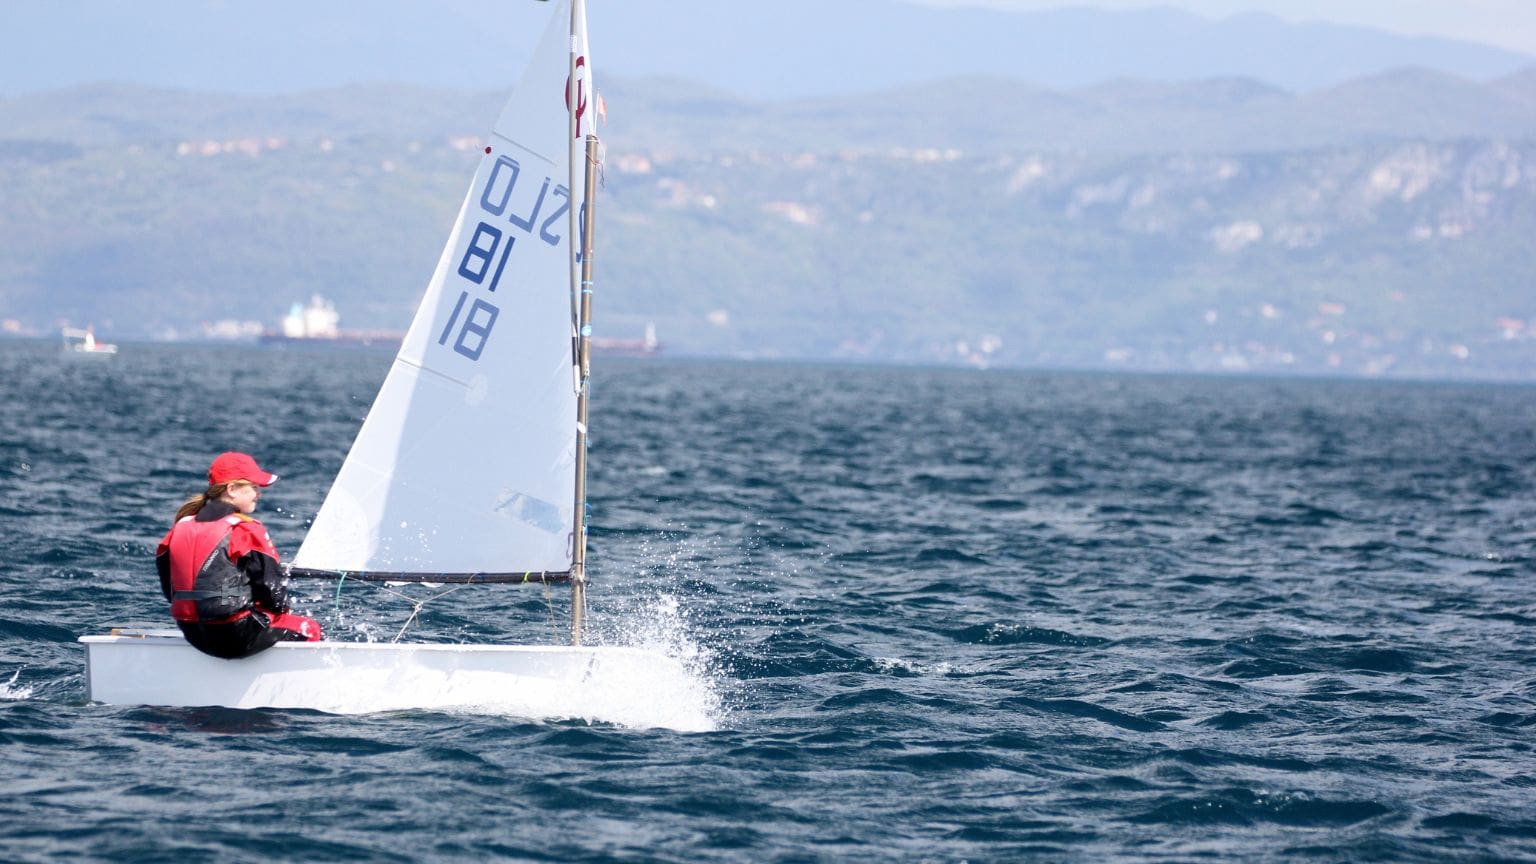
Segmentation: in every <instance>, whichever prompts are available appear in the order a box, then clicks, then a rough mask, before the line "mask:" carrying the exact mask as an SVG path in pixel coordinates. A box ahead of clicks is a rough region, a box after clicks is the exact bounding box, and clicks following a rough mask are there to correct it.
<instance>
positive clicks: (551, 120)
mask: <svg viewBox="0 0 1536 864" xmlns="http://www.w3.org/2000/svg"><path fill="white" fill-rule="evenodd" d="M550 5H551V6H553V7H555V8H554V10H553V12H552V14H553V19H552V21H551V22H550V25H549V28H548V30H547V31H546V32H545V34H544V37H543V39H542V41H541V42H540V43H539V47H538V48H537V50H536V52H535V54H534V57H533V60H532V62H531V64H530V65H529V68H528V70H527V71H526V72H525V73H524V75H523V78H522V81H521V82H520V83H519V84H518V85H517V87H516V89H515V90H514V91H513V94H512V96H511V98H510V100H509V101H508V102H507V105H506V107H505V108H504V109H503V110H502V113H501V117H500V119H499V120H498V121H497V122H496V125H495V127H494V130H493V132H492V134H491V136H490V140H489V144H488V146H487V147H486V148H485V153H484V155H483V156H482V157H481V160H480V166H479V169H478V170H477V171H476V174H475V179H474V182H473V183H472V184H471V185H470V187H469V192H468V194H467V195H466V196H465V199H464V203H463V205H462V206H461V207H460V209H459V216H458V220H457V221H456V222H455V223H454V227H453V231H452V233H451V234H450V235H449V237H448V243H447V245H446V246H445V247H444V249H443V255H442V258H441V259H440V260H439V262H438V265H437V270H436V272H435V273H433V275H432V281H431V282H430V284H429V285H428V286H427V290H426V295H425V296H424V297H423V298H422V301H421V305H420V307H419V308H418V309H417V312H416V317H415V319H414V320H413V321H412V323H411V327H410V330H409V332H408V333H407V334H406V337H405V341H404V343H403V344H402V345H401V348H400V352H399V354H398V355H397V356H396V357H395V361H394V365H393V366H392V367H391V368H390V371H389V375H388V377H387V378H386V379H385V381H384V384H383V386H382V387H381V388H380V390H379V394H378V397H377V399H376V400H375V401H374V403H373V407H372V408H371V410H370V411H369V412H368V417H367V419H366V420H364V422H363V425H362V428H361V430H360V431H359V432H358V435H357V439H356V440H355V441H354V442H353V444H352V449H351V451H350V452H349V453H348V454H347V458H346V462H345V463H344V464H343V465H342V468H341V471H340V473H339V474H338V475H337V477H336V481H335V483H334V485H333V486H332V487H331V490H330V492H329V494H327V496H326V498H325V502H324V504H322V506H321V508H320V511H319V513H318V514H316V516H315V520H314V523H313V525H312V526H311V528H310V530H309V533H308V535H307V536H306V537H305V539H304V544H303V546H302V547H301V548H300V549H299V552H298V554H297V555H296V556H295V558H294V562H293V563H294V566H295V567H296V568H305V569H311V570H334V571H346V572H360V571H365V572H387V573H423V574H456V573H525V572H528V573H541V572H548V573H564V572H568V571H569V569H570V567H571V561H572V554H573V551H572V549H573V542H574V539H573V530H574V528H573V525H574V517H575V504H574V497H573V490H574V486H575V470H576V460H575V448H576V394H575V393H574V392H573V387H572V380H573V372H572V364H573V359H574V358H573V352H572V337H573V335H574V329H575V324H574V323H573V321H572V315H571V309H572V303H571V293H570V292H571V290H572V285H573V277H572V269H571V268H572V267H573V259H574V255H573V252H572V250H573V248H576V249H579V248H580V247H579V245H577V246H574V247H573V246H572V244H573V242H575V241H577V240H579V238H573V237H572V236H571V234H572V226H573V225H574V224H576V223H575V222H574V221H573V220H572V219H571V213H572V212H573V209H579V208H580V207H581V205H582V197H583V191H582V190H581V189H580V188H579V186H578V188H577V189H576V190H575V191H574V192H573V191H572V189H571V181H570V179H569V178H570V176H571V165H572V161H571V160H572V159H580V158H582V157H581V153H582V152H583V151H582V150H581V149H580V145H581V142H582V139H583V137H584V136H585V135H586V134H587V133H588V132H591V131H592V128H591V127H592V124H593V122H594V115H595V113H596V112H595V110H594V109H595V107H596V105H595V103H596V99H595V97H594V96H593V95H592V94H594V93H595V91H594V89H593V85H592V78H591V62H590V58H589V57H588V53H587V36H586V21H585V16H584V14H583V13H582V12H581V10H580V9H579V8H578V10H577V14H576V16H575V19H574V22H573V18H572V14H571V0H561V2H558V3H552V4H550ZM573 51H574V53H575V59H574V61H573V58H572V52H573ZM573 62H574V65H575V68H576V70H577V75H576V80H575V82H574V83H573V84H572V86H571V87H570V89H571V91H572V92H573V93H574V99H573V100H571V101H574V103H575V104H574V109H575V110H574V113H575V114H576V118H577V119H576V125H575V127H574V131H575V134H574V135H572V134H571V132H572V128H573V127H572V126H571V125H570V124H571V120H570V114H571V113H572V112H571V111H570V110H568V109H567V101H568V100H567V98H566V93H567V78H568V76H569V70H570V69H571V67H572V64H573Z"/></svg>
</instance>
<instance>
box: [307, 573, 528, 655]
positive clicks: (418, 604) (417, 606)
mask: <svg viewBox="0 0 1536 864" xmlns="http://www.w3.org/2000/svg"><path fill="white" fill-rule="evenodd" d="M346 581H347V577H346V574H342V576H341V578H340V579H337V580H336V625H337V626H338V627H339V626H341V586H342V585H343V584H345V583H346ZM353 581H358V580H353ZM363 584H365V585H368V586H369V587H371V588H373V589H374V590H375V591H383V592H384V593H385V594H390V595H393V596H395V597H398V598H400V599H401V600H404V601H405V602H407V603H409V604H411V614H410V617H408V618H406V619H405V624H403V625H401V627H400V632H399V633H396V634H395V638H393V639H391V640H390V641H391V642H399V641H400V637H402V636H404V635H405V631H406V630H408V629H410V626H411V622H413V621H415V620H416V618H417V616H419V615H420V614H421V610H422V608H423V607H425V606H426V605H427V604H428V603H431V602H433V601H434V600H439V599H441V598H443V597H447V596H448V595H449V594H452V593H453V592H455V591H458V590H460V589H462V588H464V587H465V585H463V584H461V585H454V586H453V587H451V588H447V589H445V590H442V591H439V592H437V593H436V594H433V595H432V596H430V597H425V598H423V599H421V600H417V599H415V598H414V597H412V596H411V595H409V594H406V593H405V592H403V591H396V590H395V589H393V588H391V587H389V586H388V585H384V584H381V583H378V582H366V581H365V582H364V583H363ZM466 584H467V583H466ZM544 590H545V591H546V592H548V591H549V583H545V584H544Z"/></svg>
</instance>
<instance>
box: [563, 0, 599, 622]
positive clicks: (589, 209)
mask: <svg viewBox="0 0 1536 864" xmlns="http://www.w3.org/2000/svg"><path fill="white" fill-rule="evenodd" d="M585 5H586V4H585V2H584V0H573V2H572V3H571V61H570V77H569V78H568V79H566V80H567V81H568V82H569V83H568V84H567V85H566V86H567V88H568V89H567V93H566V95H567V97H568V98H567V100H566V101H567V105H568V107H569V111H568V113H569V117H570V122H569V125H568V127H567V128H568V133H569V137H568V138H567V139H566V144H567V146H568V147H569V148H570V154H571V158H570V159H569V163H570V165H569V168H570V177H569V183H570V185H569V186H568V187H567V188H568V189H570V190H571V191H572V197H573V198H574V197H575V195H574V193H575V190H576V189H577V188H580V189H581V190H582V196H581V200H582V206H581V207H580V208H577V207H572V208H570V235H569V236H571V237H573V238H580V247H581V254H580V257H579V258H578V257H577V253H576V248H577V243H574V242H573V243H571V244H570V247H571V256H572V259H571V283H572V284H571V313H572V315H571V317H572V324H573V325H574V329H575V341H574V343H573V345H572V350H573V352H574V354H575V356H574V358H573V359H574V360H575V376H576V489H575V494H576V507H575V520H574V522H573V525H572V533H573V535H574V536H573V537H572V540H571V644H572V645H580V644H581V636H582V627H583V623H584V621H585V618H586V612H587V396H588V393H589V387H588V382H589V380H590V379H591V375H592V359H591V349H592V245H593V244H592V232H593V228H594V225H595V220H594V218H593V215H594V211H595V210H596V208H595V207H594V204H595V202H594V200H593V199H594V192H595V187H596V185H597V136H596V135H593V134H588V135H587V136H586V142H585V143H586V146H585V148H584V150H583V151H581V152H582V155H583V156H584V157H585V158H584V159H583V160H582V161H583V162H584V163H585V165H586V168H585V171H584V172H583V174H582V186H580V187H578V186H577V185H576V180H577V174H576V158H575V157H576V154H577V152H578V151H577V148H576V141H577V139H578V137H579V136H580V134H581V114H582V113H583V109H584V108H585V107H586V106H585V105H584V104H583V97H584V96H586V97H587V98H590V99H592V100H593V101H594V103H595V101H596V93H595V92H592V93H590V94H584V93H583V92H582V88H581V83H580V82H579V81H578V80H577V78H576V74H577V64H578V61H580V62H581V63H585V64H587V73H588V74H589V75H590V73H591V65H590V62H591V61H589V60H587V59H586V58H582V57H578V54H579V53H580V52H581V50H582V48H583V45H584V43H585V42H586V39H585V35H586V33H585V30H586V14H585V11H586V10H585ZM590 80H591V79H590V78H588V81H589V82H590ZM587 89H588V90H590V89H591V88H587ZM578 210H579V211H580V212H579V213H578ZM578 218H579V219H580V220H581V223H580V226H579V230H578V225H577V220H578ZM578 261H579V266H578Z"/></svg>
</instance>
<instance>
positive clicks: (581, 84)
mask: <svg viewBox="0 0 1536 864" xmlns="http://www.w3.org/2000/svg"><path fill="white" fill-rule="evenodd" d="M586 83H587V58H586V57H584V56H583V57H577V58H576V85H575V87H574V88H573V87H572V86H571V76H569V75H567V76H565V110H566V112H567V113H571V112H572V111H573V110H574V113H575V115H576V136H575V137H577V138H580V137H581V121H582V119H583V118H585V117H586V116H587V90H586ZM573 89H574V90H575V92H576V107H575V109H572V108H571V91H572V90H573Z"/></svg>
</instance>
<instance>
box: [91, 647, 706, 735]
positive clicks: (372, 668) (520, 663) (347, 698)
mask: <svg viewBox="0 0 1536 864" xmlns="http://www.w3.org/2000/svg"><path fill="white" fill-rule="evenodd" d="M80 641H81V642H83V643H85V649H86V686H87V689H88V691H89V696H90V699H91V701H93V702H102V703H107V704H111V705H164V706H176V707H197V706H223V707H228V708H307V709H311V710H314V711H324V712H327V713H332V714H363V713H371V712H376V711H402V710H455V711H466V712H474V713H494V714H506V715H511V716H518V717H527V718H531V719H584V720H589V721H597V722H611V723H617V724H620V725H625V726H639V727H665V728H674V729H680V730H683V731H704V730H708V729H712V728H714V723H713V720H712V719H711V717H710V710H711V709H712V707H713V705H712V701H713V697H712V694H711V692H710V690H709V688H708V686H707V685H706V684H705V683H704V682H701V681H699V680H697V679H696V678H695V677H694V676H692V675H691V674H690V673H689V672H688V671H687V670H686V669H685V668H684V667H683V665H682V664H681V663H679V662H677V661H676V660H674V659H672V658H670V657H667V656H666V655H664V654H660V653H657V652H652V651H646V650H642V649H637V648H619V647H560V646H523V645H439V644H421V643H415V644H401V643H367V642H281V643H278V644H277V645H275V646H273V647H272V648H269V649H267V650H266V651H263V652H261V653H260V654H257V655H255V656H254V657H247V658H244V659H241V660H220V659H218V658H215V657H209V656H208V655H206V654H203V653H201V652H199V651H198V650H196V649H194V648H193V647H191V646H190V645H188V644H187V642H186V640H184V639H183V638H182V637H181V634H180V633H178V632H176V631H174V630H170V631H164V630H155V631H127V630H124V631H114V632H113V635H110V636H84V637H81V639H80Z"/></svg>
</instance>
